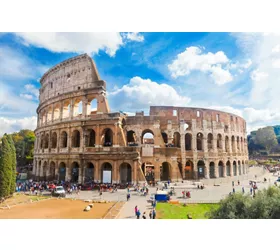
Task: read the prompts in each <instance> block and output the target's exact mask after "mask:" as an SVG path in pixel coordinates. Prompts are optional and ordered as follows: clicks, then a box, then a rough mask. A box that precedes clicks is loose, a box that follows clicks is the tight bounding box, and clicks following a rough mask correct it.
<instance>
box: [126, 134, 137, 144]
mask: <svg viewBox="0 0 280 250" xmlns="http://www.w3.org/2000/svg"><path fill="white" fill-rule="evenodd" d="M126 138H127V145H128V146H136V134H135V132H134V131H133V130H129V131H127V133H126Z"/></svg>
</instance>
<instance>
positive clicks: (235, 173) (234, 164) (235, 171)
mask: <svg viewBox="0 0 280 250" xmlns="http://www.w3.org/2000/svg"><path fill="white" fill-rule="evenodd" d="M232 166H233V175H234V176H237V165H236V161H233V163H232Z"/></svg>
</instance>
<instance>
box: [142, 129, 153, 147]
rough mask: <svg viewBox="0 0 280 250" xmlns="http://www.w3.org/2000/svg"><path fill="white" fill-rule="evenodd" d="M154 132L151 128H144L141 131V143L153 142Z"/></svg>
mask: <svg viewBox="0 0 280 250" xmlns="http://www.w3.org/2000/svg"><path fill="white" fill-rule="evenodd" d="M154 143H155V141H154V133H153V132H152V131H151V130H144V131H143V133H142V144H154Z"/></svg>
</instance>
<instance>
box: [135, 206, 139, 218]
mask: <svg viewBox="0 0 280 250" xmlns="http://www.w3.org/2000/svg"><path fill="white" fill-rule="evenodd" d="M137 211H138V207H137V206H135V208H134V212H135V216H137Z"/></svg>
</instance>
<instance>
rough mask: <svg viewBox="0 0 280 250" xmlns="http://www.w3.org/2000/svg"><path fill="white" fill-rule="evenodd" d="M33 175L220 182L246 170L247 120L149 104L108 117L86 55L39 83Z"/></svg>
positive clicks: (103, 85) (101, 84) (81, 180)
mask: <svg viewBox="0 0 280 250" xmlns="http://www.w3.org/2000/svg"><path fill="white" fill-rule="evenodd" d="M40 83H41V88H40V103H39V107H38V108H37V114H38V120H37V128H36V130H35V134H36V141H35V148H34V167H33V178H34V179H37V180H66V181H72V182H78V183H85V182H89V181H94V182H99V183H104V182H108V183H131V182H133V183H136V182H142V181H145V180H147V181H149V182H153V181H160V180H161V181H167V180H171V181H180V180H182V179H203V178H206V179H207V178H224V177H227V176H238V175H243V174H246V173H247V171H248V150H247V139H246V138H247V136H246V122H245V120H244V119H243V118H241V117H239V116H236V115H234V114H230V113H226V112H222V111H218V110H211V109H204V108H188V107H171V106H151V107H150V114H149V116H145V115H144V112H136V114H135V116H128V115H127V114H125V113H123V112H110V107H109V104H108V101H107V98H106V82H105V81H103V80H101V79H100V76H99V74H98V71H97V68H96V66H95V63H94V61H93V60H92V59H91V57H90V56H88V55H87V54H83V55H79V56H76V57H73V58H70V59H68V60H66V61H63V62H61V63H59V64H58V65H56V66H54V67H52V68H51V69H50V70H49V71H47V72H46V73H45V74H44V75H43V77H42V78H41V80H40Z"/></svg>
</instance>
